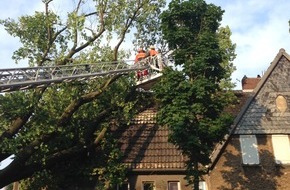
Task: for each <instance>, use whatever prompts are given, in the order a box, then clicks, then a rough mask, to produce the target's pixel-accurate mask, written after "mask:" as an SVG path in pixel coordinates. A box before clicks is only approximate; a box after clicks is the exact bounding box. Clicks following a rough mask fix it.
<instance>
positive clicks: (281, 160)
mask: <svg viewBox="0 0 290 190" xmlns="http://www.w3.org/2000/svg"><path fill="white" fill-rule="evenodd" d="M272 145H273V151H274V157H275V162H276V164H290V143H289V136H288V135H272Z"/></svg>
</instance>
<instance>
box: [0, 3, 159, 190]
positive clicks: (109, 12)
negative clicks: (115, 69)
mask: <svg viewBox="0 0 290 190" xmlns="http://www.w3.org/2000/svg"><path fill="white" fill-rule="evenodd" d="M55 1H56V0H46V1H43V3H44V7H45V11H43V12H35V14H34V15H29V16H28V15H25V16H21V17H19V19H18V20H14V19H11V18H8V19H5V20H1V21H0V23H1V24H2V25H4V27H5V29H6V31H7V32H8V33H9V34H10V35H12V36H14V37H17V38H19V39H20V42H21V43H22V46H21V47H20V48H19V49H18V50H16V51H15V52H14V54H13V59H14V60H15V61H16V62H17V61H20V60H23V59H26V60H28V62H29V65H30V66H47V65H66V64H80V63H97V62H104V61H116V60H120V59H122V58H125V57H128V52H127V51H125V50H121V48H120V47H121V45H122V44H123V43H124V41H125V39H126V36H127V35H133V34H134V32H133V31H136V32H138V31H139V29H142V27H141V26H142V24H144V25H150V22H151V20H150V19H148V18H152V17H157V15H158V14H159V13H160V8H162V7H163V6H164V5H165V1H164V0H137V1H131V0H119V1H114V0H106V1H103V0H90V1H83V0H79V1H77V2H76V7H74V8H73V9H72V11H70V12H68V13H67V15H66V17H65V18H64V17H63V16H60V15H58V14H57V12H54V11H52V9H50V5H51V4H52V3H53V2H55ZM153 24H154V23H153ZM152 32H153V31H150V30H149V31H148V34H151V33H152ZM137 41H138V40H137ZM147 43H148V44H149V43H150V42H147ZM135 45H140V44H135ZM143 98H144V96H143V95H140V94H136V89H135V87H134V80H132V78H130V77H128V76H125V77H124V76H122V75H116V76H111V77H105V78H98V79H95V80H90V81H81V82H72V83H61V84H55V85H52V86H48V87H43V88H39V89H32V90H25V91H19V92H13V93H6V94H1V95H0V112H1V114H0V124H1V125H0V144H1V146H0V161H3V160H5V159H6V158H8V157H9V156H11V155H12V156H13V161H12V163H11V164H10V165H9V166H7V167H6V168H4V169H2V170H0V179H1V180H0V187H3V186H5V185H8V184H10V183H11V182H14V181H19V180H22V187H23V188H24V189H25V188H26V189H39V188H41V187H46V188H48V189H74V188H75V189H77V188H79V187H80V186H82V185H83V184H86V185H89V186H95V187H97V186H100V187H101V189H103V188H104V187H109V186H110V185H112V184H117V183H119V182H120V181H121V179H122V177H123V176H124V167H123V166H122V164H120V161H119V159H120V152H119V150H118V149H117V148H116V146H115V141H114V139H113V138H112V135H113V134H112V133H111V128H110V126H112V125H113V126H117V127H123V126H127V123H128V122H129V120H130V118H131V117H132V115H134V113H135V112H136V111H137V110H138V109H142V106H145V107H146V103H145V104H144V101H143V104H140V101H142V100H143ZM64 182H65V183H64Z"/></svg>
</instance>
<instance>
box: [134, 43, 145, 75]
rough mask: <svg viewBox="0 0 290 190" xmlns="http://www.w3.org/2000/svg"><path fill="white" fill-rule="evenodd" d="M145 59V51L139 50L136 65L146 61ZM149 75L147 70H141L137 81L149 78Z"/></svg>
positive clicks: (138, 72)
mask: <svg viewBox="0 0 290 190" xmlns="http://www.w3.org/2000/svg"><path fill="white" fill-rule="evenodd" d="M145 57H146V52H145V50H144V49H143V48H139V49H138V52H137V54H136V57H135V64H138V63H139V61H141V60H142V59H145ZM147 75H148V70H147V69H145V70H143V71H141V70H139V71H137V73H136V77H137V80H141V79H142V78H143V77H144V76H147Z"/></svg>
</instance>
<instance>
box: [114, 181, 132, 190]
mask: <svg viewBox="0 0 290 190" xmlns="http://www.w3.org/2000/svg"><path fill="white" fill-rule="evenodd" d="M123 185H127V190H130V184H129V183H128V182H125V183H124V184H123ZM117 190H120V185H117Z"/></svg>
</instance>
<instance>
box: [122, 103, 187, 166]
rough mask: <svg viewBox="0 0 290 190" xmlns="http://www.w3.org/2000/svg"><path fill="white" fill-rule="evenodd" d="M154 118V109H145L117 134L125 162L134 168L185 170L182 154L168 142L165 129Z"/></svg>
mask: <svg viewBox="0 0 290 190" xmlns="http://www.w3.org/2000/svg"><path fill="white" fill-rule="evenodd" d="M155 118H156V109H155V108H150V109H147V110H145V111H144V112H141V113H139V114H138V115H137V116H136V117H135V119H134V120H133V121H132V125H130V127H129V128H127V129H126V130H125V131H123V132H122V133H120V134H121V135H120V138H119V139H120V146H121V150H122V152H123V153H124V163H125V164H126V165H127V166H128V167H129V168H130V169H133V170H146V169H155V170H166V169H168V170H174V169H176V170H180V169H184V168H185V165H184V161H185V158H184V156H183V155H182V153H181V151H180V150H178V149H177V148H176V147H175V146H174V145H173V144H172V143H169V142H168V133H169V131H168V128H167V127H162V126H158V125H156V120H155Z"/></svg>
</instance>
